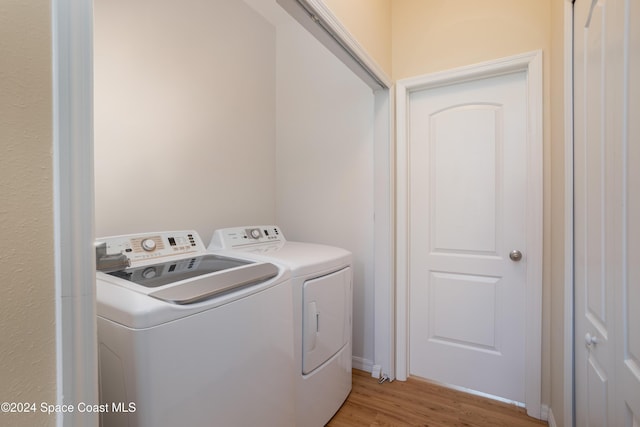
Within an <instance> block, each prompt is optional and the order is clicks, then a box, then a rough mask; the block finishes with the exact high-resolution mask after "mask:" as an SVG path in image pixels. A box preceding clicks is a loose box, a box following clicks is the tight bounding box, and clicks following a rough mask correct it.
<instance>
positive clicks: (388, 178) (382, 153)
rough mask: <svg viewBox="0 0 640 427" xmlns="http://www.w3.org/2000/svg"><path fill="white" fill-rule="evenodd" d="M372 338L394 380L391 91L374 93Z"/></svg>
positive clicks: (376, 352) (377, 355) (377, 357)
mask: <svg viewBox="0 0 640 427" xmlns="http://www.w3.org/2000/svg"><path fill="white" fill-rule="evenodd" d="M374 96H375V101H374V103H375V104H374V114H375V117H374V134H373V135H374V136H373V137H374V155H373V157H374V158H373V170H374V182H373V186H374V208H373V211H374V230H373V233H374V274H373V281H374V284H373V286H374V308H373V310H374V311H373V312H374V314H375V315H374V319H373V322H374V325H373V330H374V338H373V341H374V342H373V358H374V361H375V364H376V365H380V366H381V369H382V373H383V374H385V375H386V376H387V377H388V378H389V379H392V380H393V379H394V378H395V346H394V343H395V327H394V322H393V319H394V313H395V297H394V282H393V277H394V264H393V259H394V257H393V253H394V226H393V224H394V206H393V188H394V185H395V181H394V179H393V176H394V169H395V168H394V166H395V165H394V163H395V157H394V150H393V144H391V143H390V141H392V140H393V124H394V121H393V110H394V109H393V103H394V97H393V92H392V91H390V90H388V89H379V90H377V91H374Z"/></svg>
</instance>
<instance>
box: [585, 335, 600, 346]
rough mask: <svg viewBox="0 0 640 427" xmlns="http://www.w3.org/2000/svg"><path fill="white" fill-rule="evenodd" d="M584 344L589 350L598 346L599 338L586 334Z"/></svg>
mask: <svg viewBox="0 0 640 427" xmlns="http://www.w3.org/2000/svg"><path fill="white" fill-rule="evenodd" d="M584 344H585V345H586V346H587V348H591V346H594V345H596V344H598V337H596V336H595V335H591V334H590V333H589V332H587V333H586V334H584Z"/></svg>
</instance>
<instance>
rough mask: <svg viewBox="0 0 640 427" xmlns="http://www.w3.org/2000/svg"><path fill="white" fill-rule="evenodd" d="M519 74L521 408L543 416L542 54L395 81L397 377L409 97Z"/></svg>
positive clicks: (403, 300)
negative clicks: (522, 89)
mask: <svg viewBox="0 0 640 427" xmlns="http://www.w3.org/2000/svg"><path fill="white" fill-rule="evenodd" d="M522 71H524V72H525V74H526V77H525V78H526V86H527V102H528V117H527V122H528V128H529V129H528V132H527V202H526V204H527V209H526V211H527V212H528V213H530V215H528V216H527V218H526V233H527V244H526V247H525V253H526V254H527V284H526V290H525V296H526V308H525V310H526V313H525V330H526V332H525V333H526V337H525V367H526V368H525V369H526V372H525V402H524V403H525V406H526V409H527V414H528V415H530V416H532V417H535V418H542V405H541V380H542V232H543V229H542V219H543V198H542V190H543V164H542V159H543V151H542V150H543V128H542V94H543V91H542V51H541V50H537V51H533V52H527V53H523V54H519V55H515V56H510V57H506V58H500V59H497V60H493V61H487V62H482V63H479V64H474V65H469V66H465V67H460V68H455V69H452V70H446V71H442V72H437V73H432V74H426V75H422V76H417V77H412V78H408V79H403V80H399V81H397V82H396V101H397V102H396V146H397V151H396V170H397V177H396V185H397V186H396V209H397V210H396V238H397V240H396V313H397V314H396V378H397V379H399V380H406V379H407V376H408V374H409V320H408V319H409V255H410V253H409V252H410V250H409V241H410V230H409V212H410V200H409V173H410V166H409V156H410V150H409V141H408V133H409V132H408V129H409V95H410V94H411V93H412V92H416V91H421V90H425V89H431V88H436V87H442V86H448V85H453V84H458V83H462V82H468V81H474V80H479V79H484V78H488V77H494V76H499V75H504V74H511V73H516V72H522Z"/></svg>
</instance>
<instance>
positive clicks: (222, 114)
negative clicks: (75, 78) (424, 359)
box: [94, 0, 374, 362]
mask: <svg viewBox="0 0 640 427" xmlns="http://www.w3.org/2000/svg"><path fill="white" fill-rule="evenodd" d="M247 3H250V4H252V7H253V8H255V9H256V10H259V11H260V12H256V11H254V9H252V8H251V7H249V6H247V4H245V3H244V2H240V1H237V0H216V1H215V2H211V1H206V0H186V1H180V2H178V1H175V0H163V1H154V0H138V1H136V2H131V1H129V0H96V2H95V16H96V18H95V52H94V53H95V87H96V89H95V158H96V164H95V171H96V178H95V181H96V235H97V236H107V235H114V234H124V233H135V232H141V231H156V230H169V229H183V228H195V229H196V230H197V231H198V232H199V233H200V235H201V236H202V237H203V239H204V240H205V242H206V241H208V240H209V238H210V236H211V233H212V231H213V230H214V229H215V228H220V227H227V226H238V225H244V224H270V223H275V224H278V225H280V226H281V227H282V229H283V231H284V233H285V236H286V237H287V238H289V239H291V240H301V241H310V242H318V243H326V244H331V245H335V246H340V247H344V248H346V249H348V250H351V251H352V252H353V253H354V257H355V286H354V342H353V352H354V355H355V356H356V357H358V358H361V359H363V360H365V361H369V362H371V361H372V360H373V118H374V110H373V108H374V96H373V93H372V91H371V89H370V88H369V87H368V86H366V85H365V84H364V83H363V82H362V81H361V80H360V79H359V78H358V77H356V76H355V75H354V74H353V73H352V72H351V71H350V70H349V69H348V68H347V67H346V66H344V65H343V64H342V63H341V62H340V61H339V60H338V59H337V58H335V56H334V55H333V54H331V53H330V52H328V51H327V50H326V49H325V48H324V47H323V46H322V45H321V44H320V43H319V42H317V41H316V40H315V39H314V38H313V37H312V36H310V35H309V34H308V33H307V32H306V30H304V29H303V28H302V27H301V26H300V25H299V24H298V23H297V22H295V21H294V20H293V19H292V18H290V17H289V16H288V15H286V13H285V12H284V11H282V10H281V9H280V8H279V6H277V5H276V4H275V2H274V1H270V2H265V1H264V0H260V1H253V0H249V1H248V2H247ZM263 16H264V17H263ZM276 70H277V71H276Z"/></svg>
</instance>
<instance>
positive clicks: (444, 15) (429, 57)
mask: <svg viewBox="0 0 640 427" xmlns="http://www.w3.org/2000/svg"><path fill="white" fill-rule="evenodd" d="M549 3H550V1H549V0H546V1H545V0H542V1H541V0H518V1H513V0H484V1H477V0H459V1H448V0H394V1H393V9H392V58H393V59H392V69H393V73H392V76H393V78H394V80H398V79H402V78H405V77H413V76H417V75H420V74H425V73H430V72H434V71H441V70H446V69H449V68H453V67H459V66H463V65H469V64H473V63H476V62H481V61H486V60H491V59H495V58H501V57H504V56H509V55H515V54H518V53H522V52H527V51H531V50H536V49H548V47H549V7H550V6H549ZM545 53H548V52H545Z"/></svg>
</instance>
